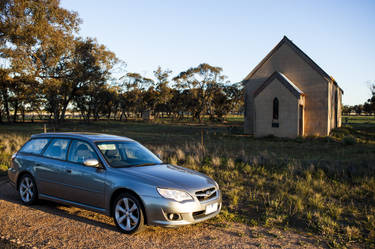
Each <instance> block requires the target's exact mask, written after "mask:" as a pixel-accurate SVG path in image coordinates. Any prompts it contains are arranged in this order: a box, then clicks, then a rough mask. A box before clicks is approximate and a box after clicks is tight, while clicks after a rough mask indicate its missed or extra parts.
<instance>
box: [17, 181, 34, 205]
mask: <svg viewBox="0 0 375 249" xmlns="http://www.w3.org/2000/svg"><path fill="white" fill-rule="evenodd" d="M18 192H19V194H20V197H21V201H22V202H23V203H24V204H25V205H31V204H34V203H35V202H36V200H37V198H38V190H37V188H36V184H35V182H34V179H33V178H32V177H31V176H30V175H23V176H22V178H21V179H20V183H19V186H18Z"/></svg>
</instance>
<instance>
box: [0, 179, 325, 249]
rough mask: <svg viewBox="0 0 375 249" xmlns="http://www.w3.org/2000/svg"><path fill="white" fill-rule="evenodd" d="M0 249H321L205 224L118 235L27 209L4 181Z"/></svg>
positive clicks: (57, 209) (262, 232)
mask: <svg viewBox="0 0 375 249" xmlns="http://www.w3.org/2000/svg"><path fill="white" fill-rule="evenodd" d="M0 235H1V238H0V247H2V245H4V246H8V247H6V248H33V247H34V248H194V249H198V248H259V247H262V248H317V247H322V243H319V242H318V240H317V239H316V238H314V237H312V236H308V235H302V234H299V233H295V232H292V231H282V230H276V229H266V228H263V227H249V226H246V225H243V224H238V223H227V224H219V223H218V222H213V221H208V222H205V223H201V224H197V225H193V226H185V227H180V228H175V229H170V228H169V229H167V228H161V227H147V228H146V230H145V231H144V232H142V233H140V234H138V235H134V236H128V235H124V234H121V233H119V232H118V231H117V230H116V228H115V226H114V223H113V221H112V219H111V218H109V217H107V216H105V215H101V214H97V213H94V212H90V211H86V210H83V209H79V208H75V207H69V206H62V205H58V204H54V203H51V202H45V201H43V202H40V203H39V204H38V205H35V206H31V207H27V206H24V205H22V204H21V203H20V201H19V198H18V195H17V192H16V191H15V190H14V189H13V188H12V187H11V186H10V185H9V183H7V179H6V178H4V177H1V178H0Z"/></svg>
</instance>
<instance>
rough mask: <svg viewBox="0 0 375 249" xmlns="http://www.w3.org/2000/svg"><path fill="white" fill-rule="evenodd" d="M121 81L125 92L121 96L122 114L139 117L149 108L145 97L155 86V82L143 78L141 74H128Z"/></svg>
mask: <svg viewBox="0 0 375 249" xmlns="http://www.w3.org/2000/svg"><path fill="white" fill-rule="evenodd" d="M120 80H121V81H122V83H121V87H122V91H123V93H122V94H121V99H122V100H121V102H122V103H121V109H122V113H123V114H125V113H126V112H130V113H134V114H136V115H138V114H139V113H142V112H144V111H146V110H147V109H148V107H149V106H148V105H147V103H145V100H144V97H145V96H146V95H145V94H144V93H145V92H146V91H147V90H148V89H149V88H150V87H151V86H153V85H154V81H153V80H152V79H150V78H147V77H143V76H142V75H140V74H139V73H127V74H126V75H124V76H122V77H121V78H120ZM147 97H149V96H147ZM123 114H122V115H121V116H123Z"/></svg>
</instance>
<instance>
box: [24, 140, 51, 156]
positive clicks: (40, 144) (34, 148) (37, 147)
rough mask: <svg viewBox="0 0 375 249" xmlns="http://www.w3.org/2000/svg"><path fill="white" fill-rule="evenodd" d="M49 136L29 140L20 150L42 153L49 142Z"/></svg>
mask: <svg viewBox="0 0 375 249" xmlns="http://www.w3.org/2000/svg"><path fill="white" fill-rule="evenodd" d="M48 141H49V139H47V138H34V139H31V140H30V141H28V142H27V143H26V144H25V145H24V146H23V147H22V149H21V150H20V152H25V153H32V154H40V153H41V152H42V150H43V149H44V147H46V145H47V144H48Z"/></svg>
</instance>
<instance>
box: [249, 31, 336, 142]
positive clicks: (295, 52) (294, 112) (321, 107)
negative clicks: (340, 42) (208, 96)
mask: <svg viewBox="0 0 375 249" xmlns="http://www.w3.org/2000/svg"><path fill="white" fill-rule="evenodd" d="M243 84H244V86H245V122H244V131H245V133H246V134H253V135H254V136H256V137H263V136H268V135H274V136H277V137H289V138H295V137H297V136H310V135H314V136H327V135H329V133H330V131H331V130H332V129H333V128H336V127H340V126H341V105H342V102H341V98H342V94H343V90H342V89H341V88H340V87H339V86H338V84H337V82H336V81H335V80H334V79H333V77H331V76H330V75H328V74H327V73H326V72H325V71H323V69H321V68H320V67H319V66H318V65H317V64H316V63H315V62H314V61H313V60H312V59H311V58H310V57H309V56H307V55H306V54H305V53H304V52H303V51H302V50H301V49H300V48H298V47H297V46H296V45H295V44H294V43H293V42H292V41H291V40H289V39H288V38H287V37H286V36H284V38H283V39H282V40H281V41H280V42H279V43H278V44H277V45H276V47H275V48H274V49H272V50H271V52H269V53H268V54H267V56H266V57H265V58H264V59H263V60H262V61H261V62H260V63H259V64H258V65H257V66H256V67H255V68H254V69H253V70H252V71H251V72H250V73H249V74H248V75H247V76H246V78H245V79H244V80H243Z"/></svg>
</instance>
